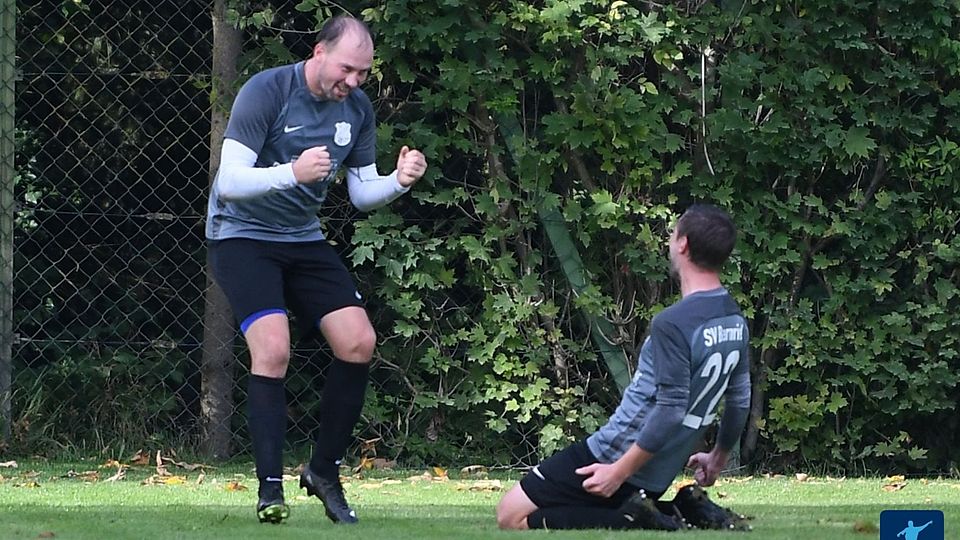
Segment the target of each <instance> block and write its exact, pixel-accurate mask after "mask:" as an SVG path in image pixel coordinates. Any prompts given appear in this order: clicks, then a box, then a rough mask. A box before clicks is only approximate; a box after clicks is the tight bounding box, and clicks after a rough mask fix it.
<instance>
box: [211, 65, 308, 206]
mask: <svg viewBox="0 0 960 540" xmlns="http://www.w3.org/2000/svg"><path fill="white" fill-rule="evenodd" d="M282 95H283V92H282V91H281V90H280V89H279V88H278V87H277V84H276V82H275V81H274V80H273V79H271V78H270V77H269V76H267V75H266V74H265V73H259V74H257V75H254V76H253V77H251V78H250V80H248V81H247V82H246V83H244V85H243V86H242V87H241V88H240V91H239V92H238V93H237V97H236V99H235V100H234V102H233V107H232V108H231V110H230V120H229V121H228V122H227V129H226V132H225V135H224V139H223V148H222V149H221V151H220V168H219V170H218V171H217V180H216V182H217V191H218V192H219V196H220V198H221V199H224V200H228V201H238V200H244V199H251V198H254V197H259V196H262V195H265V194H267V193H270V192H271V191H275V190H282V189H290V188H291V187H293V186H295V185H297V179H296V177H295V175H294V169H293V165H292V164H290V163H287V164H284V165H276V166H273V167H257V166H256V163H257V158H258V157H259V154H260V152H261V150H263V145H264V143H265V141H266V139H267V134H268V133H269V131H270V125H271V124H272V123H273V121H274V120H275V119H276V118H277V115H278V114H280V110H281V108H282V107H283V102H282V98H281V96H282Z"/></svg>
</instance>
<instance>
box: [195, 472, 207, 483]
mask: <svg viewBox="0 0 960 540" xmlns="http://www.w3.org/2000/svg"><path fill="white" fill-rule="evenodd" d="M206 477H207V475H205V474H203V471H200V475H199V476H197V485H198V486H199V485H200V484H202V483H203V480H204V478H206Z"/></svg>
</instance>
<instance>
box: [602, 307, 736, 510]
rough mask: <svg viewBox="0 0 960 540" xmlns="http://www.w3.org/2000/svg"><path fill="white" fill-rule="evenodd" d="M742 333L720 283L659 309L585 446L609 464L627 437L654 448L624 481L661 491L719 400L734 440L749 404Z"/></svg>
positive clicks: (630, 442) (626, 447)
mask: <svg viewBox="0 0 960 540" xmlns="http://www.w3.org/2000/svg"><path fill="white" fill-rule="evenodd" d="M748 340H749V334H748V330H747V322H746V320H745V319H744V317H743V315H742V314H741V313H740V309H739V308H738V307H737V304H736V302H734V300H733V298H731V297H730V295H729V293H728V292H727V291H726V289H723V288H719V289H715V290H712V291H701V292H697V293H694V294H691V295H688V296H686V297H684V298H683V299H681V300H680V301H679V302H677V303H676V304H674V305H672V306H670V307H668V308H667V309H665V310H663V311H662V312H661V313H659V314H658V315H657V316H656V317H654V319H653V321H652V322H651V330H650V335H649V337H647V339H646V341H645V342H644V344H643V347H641V351H640V356H639V359H638V365H637V370H636V373H635V374H634V377H633V380H632V381H631V382H630V385H629V386H628V387H627V389H626V390H625V391H624V394H623V399H622V400H621V402H620V405H619V407H617V410H616V412H614V414H613V416H611V417H610V420H609V421H608V422H607V423H606V425H604V426H603V427H601V428H600V429H599V430H597V432H595V433H594V434H593V435H591V436H590V437H589V438H588V439H587V445H588V446H589V447H590V451H591V452H593V454H594V455H595V456H597V458H598V459H599V460H600V461H601V462H602V463H613V462H614V461H616V460H617V459H619V458H620V457H621V456H623V454H624V453H626V451H627V450H629V449H630V446H631V445H633V444H637V445H638V446H640V447H641V448H643V449H644V450H647V451H649V452H652V453H654V456H653V457H652V458H651V459H650V461H648V462H647V463H646V464H645V465H644V466H643V467H641V468H640V470H638V471H637V472H636V473H635V474H634V475H633V476H632V477H631V478H630V479H628V482H629V483H630V484H633V485H636V486H638V487H642V488H645V489H648V490H650V491H665V490H666V489H667V488H668V487H669V486H670V483H671V482H672V481H673V479H674V478H675V477H676V476H677V474H678V473H679V472H680V471H681V470H682V469H683V467H684V465H685V464H686V461H687V458H688V457H689V456H690V454H691V452H692V451H693V449H694V446H695V445H696V444H697V442H698V441H700V440H701V439H702V437H703V432H704V431H705V430H706V429H707V427H708V426H709V425H710V424H711V423H712V422H713V421H714V419H715V415H716V411H717V407H718V405H719V403H720V400H721V399H723V400H724V408H725V411H724V424H727V425H722V426H721V435H722V436H721V438H723V437H730V435H729V434H733V437H732V438H733V440H734V441H735V440H736V436H738V435H739V434H740V432H741V431H742V430H743V426H744V423H745V421H746V417H747V411H748V409H749V406H750V370H749V356H748V352H749V348H748V344H747V342H748ZM732 424H737V425H732ZM720 442H721V445H722V446H723V444H724V443H725V442H726V444H728V445H732V442H733V441H723V440H721V441H720Z"/></svg>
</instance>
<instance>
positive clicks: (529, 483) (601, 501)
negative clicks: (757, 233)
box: [497, 205, 750, 530]
mask: <svg viewBox="0 0 960 540" xmlns="http://www.w3.org/2000/svg"><path fill="white" fill-rule="evenodd" d="M735 240H736V229H735V227H734V224H733V222H732V220H731V219H730V217H729V216H728V215H727V214H726V213H725V212H723V211H722V210H720V209H718V208H716V207H713V206H708V205H695V206H692V207H690V208H689V209H687V211H686V212H684V214H683V215H682V216H681V217H680V218H679V219H678V220H677V223H676V227H675V228H674V230H673V232H672V233H671V235H670V242H669V245H670V265H671V268H672V270H673V273H674V274H675V276H676V277H679V280H680V291H681V295H682V298H681V299H680V301H678V302H677V303H675V304H673V305H672V306H670V307H668V308H667V309H665V310H663V311H662V312H661V313H659V314H658V315H657V316H656V317H654V318H653V321H652V322H651V324H650V335H649V337H647V339H646V341H645V342H644V344H643V347H642V348H641V351H640V358H639V365H638V366H637V371H636V374H635V375H634V377H633V380H632V381H631V382H630V385H629V386H628V387H627V388H626V390H625V391H624V395H623V399H622V400H621V402H620V406H619V407H618V408H617V410H616V412H614V414H613V416H611V417H610V420H609V421H608V422H607V424H606V425H604V426H603V427H602V428H600V429H599V430H598V431H596V432H595V433H593V434H592V435H591V436H590V437H588V438H587V439H586V440H584V441H581V442H579V443H575V444H573V445H571V446H569V447H567V448H566V449H564V450H562V451H560V452H559V453H557V454H555V455H553V456H551V457H550V458H548V459H547V460H545V461H543V462H542V463H540V464H539V465H538V466H537V467H535V468H534V469H533V471H532V472H530V473H529V474H527V475H526V476H525V477H524V478H523V479H522V480H521V481H520V483H519V484H517V485H516V486H514V487H513V489H511V490H510V491H509V492H507V494H506V495H504V497H503V499H501V500H500V504H499V505H498V506H497V523H498V524H499V526H500V527H501V528H504V529H528V528H529V529H539V528H544V529H586V528H608V529H627V528H649V529H666V530H675V529H679V528H681V527H684V526H685V524H684V522H683V520H684V519H685V520H686V521H688V522H690V523H693V524H695V525H698V526H702V527H706V526H712V525H716V526H718V527H719V526H723V527H729V526H730V525H731V524H732V525H734V526H741V525H742V523H740V522H739V521H738V519H739V517H738V516H735V515H732V514H730V513H728V512H726V511H724V510H723V509H720V508H719V507H717V506H716V505H714V504H713V503H711V502H709V501H708V500H707V499H706V496H705V494H704V493H703V492H702V490H700V488H699V487H696V486H691V487H689V488H685V489H683V490H681V492H680V493H679V494H678V496H677V497H676V498H675V499H674V501H672V502H673V504H664V503H659V504H658V503H657V501H658V499H659V498H660V496H661V495H662V494H663V493H664V492H665V491H666V490H667V488H668V487H669V486H670V484H671V482H672V481H673V479H674V478H675V477H676V476H677V474H678V473H679V472H680V471H681V470H682V469H683V467H684V465H685V464H686V465H688V466H690V467H694V468H695V469H696V472H695V478H696V480H697V482H698V483H699V484H700V485H701V486H710V485H712V484H713V483H714V481H715V480H716V479H717V476H718V475H719V474H720V471H721V470H722V469H723V467H724V465H725V464H726V462H727V458H728V456H729V453H730V451H731V449H732V448H733V446H734V445H735V444H736V442H737V440H738V438H739V436H740V433H741V431H742V430H743V427H744V424H745V423H746V419H747V413H748V408H749V403H750V372H749V360H748V356H747V354H748V347H747V341H748V332H747V322H746V320H745V319H744V317H743V315H742V314H741V313H740V309H739V308H738V307H737V304H736V303H735V302H734V300H733V298H731V297H730V294H729V293H728V292H727V290H726V289H725V288H723V286H722V285H721V283H720V269H721V267H722V266H723V263H724V262H725V261H726V260H727V257H728V256H729V255H730V253H731V251H732V250H733V246H734V243H735ZM721 398H723V399H724V410H723V418H722V420H721V422H720V430H719V433H718V435H717V442H716V446H714V448H713V450H712V451H710V452H709V453H703V452H701V453H696V454H693V455H692V456H691V455H690V454H691V452H692V451H693V449H694V447H695V445H696V444H697V443H698V442H700V441H701V440H702V437H703V435H704V431H705V430H706V429H707V427H708V426H709V425H710V424H711V423H712V422H713V420H714V416H715V414H716V409H717V405H718V403H719V402H720V400H721ZM688 458H689V459H688ZM674 505H675V506H676V508H677V509H678V511H679V513H680V514H681V516H677V515H676V512H675V511H674V510H673V507H674ZM658 506H659V507H662V508H667V509H668V510H669V513H664V512H662V511H661V510H660V508H658ZM717 515H719V516H720V517H719V519H717ZM681 518H682V519H681Z"/></svg>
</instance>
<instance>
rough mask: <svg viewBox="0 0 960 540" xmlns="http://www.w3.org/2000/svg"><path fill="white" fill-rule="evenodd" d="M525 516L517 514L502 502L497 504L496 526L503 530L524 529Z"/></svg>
mask: <svg viewBox="0 0 960 540" xmlns="http://www.w3.org/2000/svg"><path fill="white" fill-rule="evenodd" d="M526 522H527V516H521V515H518V514H517V512H516V511H511V509H510V508H508V507H507V506H506V505H504V504H503V503H502V502H501V503H500V504H498V505H497V527H499V528H501V529H504V530H508V529H509V530H516V529H525V528H526V527H525V525H526Z"/></svg>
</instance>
